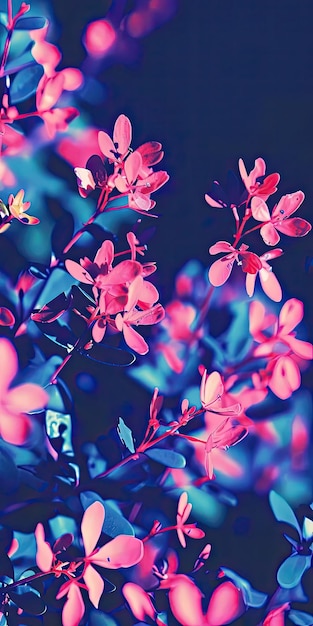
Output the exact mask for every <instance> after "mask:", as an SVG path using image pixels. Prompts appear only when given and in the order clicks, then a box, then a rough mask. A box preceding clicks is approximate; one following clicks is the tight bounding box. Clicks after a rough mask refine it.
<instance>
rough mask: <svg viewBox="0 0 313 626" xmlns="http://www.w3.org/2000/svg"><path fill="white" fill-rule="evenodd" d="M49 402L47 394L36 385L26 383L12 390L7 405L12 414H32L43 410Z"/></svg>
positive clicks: (9, 392) (6, 400)
mask: <svg viewBox="0 0 313 626" xmlns="http://www.w3.org/2000/svg"><path fill="white" fill-rule="evenodd" d="M48 400H49V396H48V394H47V392H46V391H45V390H44V389H42V387H39V385H35V384H34V383H24V385H19V386H18V387H13V389H10V390H9V391H8V393H7V395H6V399H5V405H6V407H7V408H8V410H9V411H10V412H11V413H31V412H32V411H36V410H38V409H43V408H44V407H45V405H46V404H47V402H48Z"/></svg>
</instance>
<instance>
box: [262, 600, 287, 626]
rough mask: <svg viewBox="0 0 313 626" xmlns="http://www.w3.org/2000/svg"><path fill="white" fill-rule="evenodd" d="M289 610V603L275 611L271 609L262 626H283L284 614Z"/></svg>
mask: <svg viewBox="0 0 313 626" xmlns="http://www.w3.org/2000/svg"><path fill="white" fill-rule="evenodd" d="M289 609H290V605H289V602H285V604H282V605H281V606H278V607H277V608H276V609H273V610H272V611H270V612H269V613H268V615H267V616H266V618H265V620H264V622H262V626H284V625H285V612H286V611H288V610H289Z"/></svg>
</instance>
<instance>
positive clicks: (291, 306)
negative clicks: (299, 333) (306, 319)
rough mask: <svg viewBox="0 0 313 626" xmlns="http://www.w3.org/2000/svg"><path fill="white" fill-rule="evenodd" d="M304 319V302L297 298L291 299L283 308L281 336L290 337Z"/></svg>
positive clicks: (280, 316)
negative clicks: (291, 332)
mask: <svg viewBox="0 0 313 626" xmlns="http://www.w3.org/2000/svg"><path fill="white" fill-rule="evenodd" d="M302 318H303V302H301V300H297V298H290V300H287V302H285V304H284V305H283V306H282V308H281V311H280V314H279V318H278V322H279V330H280V334H283V335H288V334H289V333H290V331H292V330H293V329H294V328H295V327H296V326H298V324H300V322H301V320H302Z"/></svg>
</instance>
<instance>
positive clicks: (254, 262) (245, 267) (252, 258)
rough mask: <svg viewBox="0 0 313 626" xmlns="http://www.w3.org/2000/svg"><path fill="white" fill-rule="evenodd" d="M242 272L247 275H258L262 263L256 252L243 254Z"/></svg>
mask: <svg viewBox="0 0 313 626" xmlns="http://www.w3.org/2000/svg"><path fill="white" fill-rule="evenodd" d="M240 256H241V260H242V271H243V272H246V273H247V274H256V273H257V272H258V271H259V270H260V269H261V267H262V261H261V259H260V257H258V255H257V254H254V252H244V253H241V255H240Z"/></svg>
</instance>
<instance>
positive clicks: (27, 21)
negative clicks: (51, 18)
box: [15, 17, 48, 30]
mask: <svg viewBox="0 0 313 626" xmlns="http://www.w3.org/2000/svg"><path fill="white" fill-rule="evenodd" d="M47 24H48V20H47V19H46V18H45V17H20V19H19V20H17V22H16V25H15V30H38V29H39V28H45V26H47Z"/></svg>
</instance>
